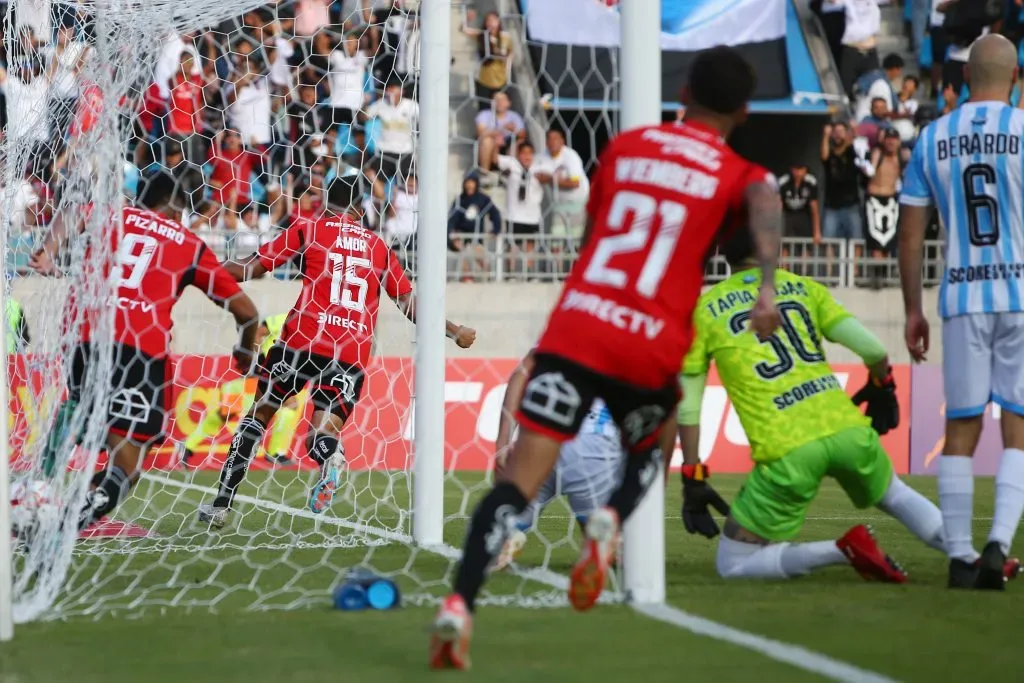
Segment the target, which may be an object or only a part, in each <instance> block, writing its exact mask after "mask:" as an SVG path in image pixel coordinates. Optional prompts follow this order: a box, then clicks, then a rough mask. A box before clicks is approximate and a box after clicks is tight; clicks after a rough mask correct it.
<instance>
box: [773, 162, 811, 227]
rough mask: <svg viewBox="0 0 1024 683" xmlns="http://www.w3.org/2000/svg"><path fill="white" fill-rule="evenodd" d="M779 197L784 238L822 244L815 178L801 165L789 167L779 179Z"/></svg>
mask: <svg viewBox="0 0 1024 683" xmlns="http://www.w3.org/2000/svg"><path fill="white" fill-rule="evenodd" d="M779 194H780V196H781V197H782V210H783V217H784V218H785V229H784V236H785V237H793V238H799V239H805V240H807V239H809V240H813V241H814V244H820V243H821V212H820V210H819V206H818V179H817V178H815V177H814V176H813V175H812V174H811V173H809V172H808V171H807V166H806V165H804V164H801V165H799V166H792V167H790V169H789V173H787V174H785V175H784V176H782V177H781V178H779Z"/></svg>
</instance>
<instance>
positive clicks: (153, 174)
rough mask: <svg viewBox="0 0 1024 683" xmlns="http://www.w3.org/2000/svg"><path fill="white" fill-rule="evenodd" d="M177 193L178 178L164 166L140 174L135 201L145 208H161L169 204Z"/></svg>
mask: <svg viewBox="0 0 1024 683" xmlns="http://www.w3.org/2000/svg"><path fill="white" fill-rule="evenodd" d="M177 194H178V180H177V179H176V178H175V177H174V176H173V175H172V174H171V172H170V171H168V170H167V169H165V168H156V169H154V170H151V171H148V170H147V171H146V172H144V173H143V174H142V178H141V179H140V182H139V192H138V195H137V197H136V200H135V201H136V203H137V204H138V205H139V206H141V207H143V208H145V209H154V210H155V209H162V208H163V207H165V206H167V205H168V204H171V203H172V202H173V200H174V199H175V197H176V195H177Z"/></svg>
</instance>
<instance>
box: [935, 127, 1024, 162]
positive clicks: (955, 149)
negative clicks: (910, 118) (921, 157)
mask: <svg viewBox="0 0 1024 683" xmlns="http://www.w3.org/2000/svg"><path fill="white" fill-rule="evenodd" d="M935 152H936V156H937V157H938V160H939V161H945V160H946V159H959V158H965V157H974V156H978V155H981V154H987V155H992V154H1000V155H1002V154H1010V155H1013V156H1016V155H1019V154H1020V137H1019V136H1017V135H1011V134H1008V133H967V134H961V135H951V136H949V137H948V138H940V139H938V140H936V141H935Z"/></svg>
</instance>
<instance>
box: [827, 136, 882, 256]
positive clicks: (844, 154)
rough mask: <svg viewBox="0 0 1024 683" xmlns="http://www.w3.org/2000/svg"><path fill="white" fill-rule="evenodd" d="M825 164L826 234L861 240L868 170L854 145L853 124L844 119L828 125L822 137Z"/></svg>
mask: <svg viewBox="0 0 1024 683" xmlns="http://www.w3.org/2000/svg"><path fill="white" fill-rule="evenodd" d="M821 160H822V162H823V164H824V167H825V199H824V204H825V211H824V216H823V218H822V237H825V238H828V239H846V240H859V239H863V237H864V227H863V221H862V219H861V202H860V186H861V182H862V179H863V178H865V177H866V176H868V175H870V174H868V173H867V172H866V170H867V169H866V165H865V162H864V160H862V159H860V158H858V156H857V154H856V153H855V151H854V148H853V135H852V131H851V130H850V127H849V126H848V125H846V124H845V123H843V122H841V121H840V122H837V123H835V124H833V125H826V126H825V129H824V132H823V134H822V137H821Z"/></svg>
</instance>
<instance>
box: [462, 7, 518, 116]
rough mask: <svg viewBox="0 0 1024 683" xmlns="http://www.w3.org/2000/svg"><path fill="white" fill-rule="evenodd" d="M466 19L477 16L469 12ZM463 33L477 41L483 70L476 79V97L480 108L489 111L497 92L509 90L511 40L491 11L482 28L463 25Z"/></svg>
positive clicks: (499, 18) (497, 17) (494, 13)
mask: <svg viewBox="0 0 1024 683" xmlns="http://www.w3.org/2000/svg"><path fill="white" fill-rule="evenodd" d="M466 17H467V19H468V20H469V21H473V20H474V19H475V18H476V13H475V12H473V11H472V10H470V11H469V12H467V14H466ZM462 32H463V33H465V34H466V35H468V36H472V37H474V38H476V39H477V54H478V55H479V57H480V71H479V72H478V73H477V77H476V96H477V97H478V98H480V100H481V108H486V106H487V103H488V102H490V101H491V100H492V99H493V98H494V94H495V93H496V92H498V91H501V90H505V88H507V87H508V75H509V68H510V65H511V60H512V37H511V36H509V34H508V33H506V32H505V31H504V30H503V29H502V27H501V17H500V16H499V15H498V13H497V12H488V13H487V14H486V15H485V16H484V24H483V28H471V27H469V26H463V27H462Z"/></svg>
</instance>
